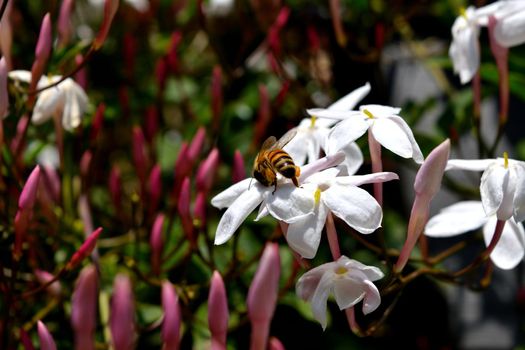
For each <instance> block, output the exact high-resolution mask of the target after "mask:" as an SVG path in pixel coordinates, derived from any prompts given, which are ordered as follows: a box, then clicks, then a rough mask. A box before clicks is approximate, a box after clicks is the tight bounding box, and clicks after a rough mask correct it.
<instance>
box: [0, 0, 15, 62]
mask: <svg viewBox="0 0 525 350" xmlns="http://www.w3.org/2000/svg"><path fill="white" fill-rule="evenodd" d="M12 5H13V3H12V2H11V1H9V2H8V3H7V7H6V9H5V12H4V15H3V16H2V19H1V20H0V51H1V52H2V56H3V57H4V58H5V60H6V66H7V70H8V71H9V70H11V69H12V67H13V65H12V62H11V47H12V46H13V29H12V28H11V18H12V16H11V8H12V7H13V6H12Z"/></svg>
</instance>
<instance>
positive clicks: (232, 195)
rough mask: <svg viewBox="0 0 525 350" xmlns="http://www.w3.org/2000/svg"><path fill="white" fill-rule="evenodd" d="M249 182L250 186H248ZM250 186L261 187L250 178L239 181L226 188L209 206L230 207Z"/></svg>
mask: <svg viewBox="0 0 525 350" xmlns="http://www.w3.org/2000/svg"><path fill="white" fill-rule="evenodd" d="M250 182H251V185H250ZM251 186H262V185H260V184H259V183H258V182H257V180H255V179H254V178H252V177H250V178H247V179H244V180H241V181H239V182H237V183H235V184H233V185H232V186H230V187H228V188H227V189H225V190H224V191H222V192H221V193H219V194H218V195H216V196H215V197H213V198H212V199H211V205H213V206H214V207H215V208H219V209H222V208H226V207H229V206H230V205H232V203H233V202H234V201H235V200H236V199H237V198H239V196H240V195H241V193H243V192H244V191H246V190H247V189H248V188H249V187H251Z"/></svg>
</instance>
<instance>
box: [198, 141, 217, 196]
mask: <svg viewBox="0 0 525 350" xmlns="http://www.w3.org/2000/svg"><path fill="white" fill-rule="evenodd" d="M218 167H219V149H218V148H214V149H212V150H211V152H210V154H208V157H207V158H206V159H205V160H204V161H203V162H202V163H201V165H200V166H199V169H197V180H196V185H197V190H198V191H202V192H204V193H208V192H209V191H210V190H211V186H212V185H213V181H214V180H215V174H216V173H217V168H218Z"/></svg>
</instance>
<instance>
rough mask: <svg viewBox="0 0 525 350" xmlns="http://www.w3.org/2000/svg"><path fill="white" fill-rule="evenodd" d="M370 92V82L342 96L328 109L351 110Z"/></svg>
mask: <svg viewBox="0 0 525 350" xmlns="http://www.w3.org/2000/svg"><path fill="white" fill-rule="evenodd" d="M369 92H370V83H368V82H367V83H366V84H365V85H363V86H361V87H359V88H357V89H355V90H354V91H352V92H350V93H349V94H347V95H346V96H344V97H342V98H340V99H339V100H337V101H335V102H334V103H333V104H331V105H330V106H329V107H328V109H330V110H333V111H349V110H351V109H354V108H355V106H357V104H358V103H359V102H360V101H361V100H362V99H363V98H365V96H366V95H368V93H369Z"/></svg>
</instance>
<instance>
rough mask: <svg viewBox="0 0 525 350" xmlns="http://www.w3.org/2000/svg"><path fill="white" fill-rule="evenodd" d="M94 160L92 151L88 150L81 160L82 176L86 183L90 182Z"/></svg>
mask: <svg viewBox="0 0 525 350" xmlns="http://www.w3.org/2000/svg"><path fill="white" fill-rule="evenodd" d="M92 160H93V153H92V152H91V150H89V149H88V150H86V151H85V152H84V153H83V154H82V157H81V158H80V176H81V177H82V179H83V180H84V181H89V169H90V168H91V161H92Z"/></svg>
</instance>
